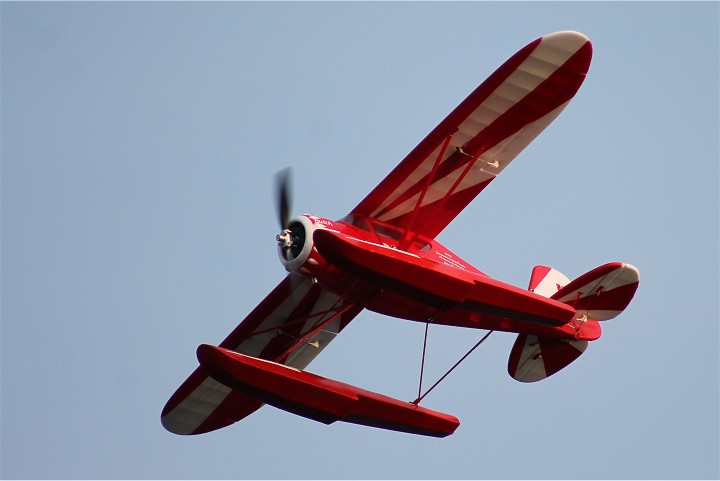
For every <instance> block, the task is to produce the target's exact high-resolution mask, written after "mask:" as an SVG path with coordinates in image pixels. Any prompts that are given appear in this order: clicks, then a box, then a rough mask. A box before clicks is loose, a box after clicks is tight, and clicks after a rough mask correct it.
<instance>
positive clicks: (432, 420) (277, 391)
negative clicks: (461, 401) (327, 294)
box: [197, 344, 460, 437]
mask: <svg viewBox="0 0 720 481" xmlns="http://www.w3.org/2000/svg"><path fill="white" fill-rule="evenodd" d="M197 356H198V360H199V361H200V365H201V366H202V367H203V368H204V369H205V370H206V372H208V373H209V374H210V375H211V376H212V377H213V378H215V379H216V380H217V381H219V382H221V383H222V384H225V385H227V386H230V387H232V388H233V389H234V390H236V391H238V392H242V393H246V394H248V395H250V396H252V397H254V398H256V399H259V400H261V401H262V402H265V403H267V404H270V405H272V406H275V407H277V408H279V409H283V410H285V411H288V412H291V413H294V414H297V415H299V416H303V417H306V418H309V419H313V420H315V421H320V422H323V423H325V424H330V423H333V422H335V421H344V422H350V423H354V424H362V425H366V426H373V427H379V428H383V429H391V430H394V431H402V432H408V433H414V434H422V435H426V436H434V437H445V436H448V435H450V434H452V433H453V432H455V430H456V429H457V427H458V426H459V425H460V421H458V420H457V418H455V417H454V416H451V415H449V414H444V413H441V412H438V411H433V410H430V409H427V408H424V407H421V406H417V405H415V404H412V403H409V402H404V401H400V400H398V399H394V398H391V397H388V396H384V395H382V394H378V393H374V392H371V391H367V390H365V389H361V388H358V387H355V386H352V385H350V384H345V383H342V382H338V381H335V380H332V379H327V378H324V377H321V376H317V375H315V374H311V373H309V372H306V371H299V370H297V369H293V368H289V367H287V366H284V365H282V364H277V363H273V362H269V361H264V360H261V359H257V358H254V357H250V356H245V355H242V354H238V353H235V352H233V351H229V350H226V349H222V348H219V347H215V346H209V345H207V344H203V345H201V346H200V347H198V350H197Z"/></svg>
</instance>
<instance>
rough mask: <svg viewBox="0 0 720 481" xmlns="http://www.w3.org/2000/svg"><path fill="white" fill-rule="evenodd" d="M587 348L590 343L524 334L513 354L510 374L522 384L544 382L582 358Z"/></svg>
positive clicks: (509, 369) (509, 364) (519, 338)
mask: <svg viewBox="0 0 720 481" xmlns="http://www.w3.org/2000/svg"><path fill="white" fill-rule="evenodd" d="M587 346H588V341H569V340H564V339H551V338H546V337H538V336H530V335H525V334H520V335H519V336H518V337H517V339H516V340H515V344H514V345H513V348H512V351H510V359H509V360H508V373H509V374H510V376H512V377H513V379H517V380H518V381H520V382H535V381H540V380H542V379H545V378H546V377H549V376H552V375H553V374H555V373H556V372H558V371H559V370H561V369H562V368H564V367H565V366H567V365H568V364H570V363H571V362H573V361H574V360H575V359H577V358H578V357H580V354H582V353H583V352H585V349H587Z"/></svg>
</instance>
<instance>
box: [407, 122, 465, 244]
mask: <svg viewBox="0 0 720 481" xmlns="http://www.w3.org/2000/svg"><path fill="white" fill-rule="evenodd" d="M454 133H455V132H451V133H450V134H449V135H448V136H447V137H445V143H443V146H442V149H440V153H439V154H438V156H437V159H435V164H433V168H432V170H431V171H430V175H428V177H427V181H426V182H425V187H423V190H422V192H420V196H419V197H418V200H417V203H416V204H415V208H414V209H413V213H412V217H411V218H410V222H408V225H407V228H406V229H405V234H403V238H402V240H401V241H400V244H399V245H398V249H401V250H406V249H407V248H408V246H409V245H410V244H411V242H412V238H411V237H410V233H411V231H412V227H413V224H414V223H415V218H416V217H417V214H418V211H419V210H420V207H422V203H423V200H424V199H425V194H427V191H428V190H429V189H430V186H431V185H432V183H433V181H434V180H435V175H436V174H437V170H438V167H439V166H440V162H441V161H442V159H443V157H444V156H445V151H446V150H447V148H448V145H450V140H451V139H452V136H453V134H454Z"/></svg>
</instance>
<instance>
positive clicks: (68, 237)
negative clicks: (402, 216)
mask: <svg viewBox="0 0 720 481" xmlns="http://www.w3.org/2000/svg"><path fill="white" fill-rule="evenodd" d="M718 10H719V4H718V3H717V2H705V3H685V2H683V3H649V2H648V3H645V2H643V3H602V2H589V3H560V2H552V3H474V2H463V3H390V4H388V3H225V2H221V3H211V4H200V3H169V4H167V3H134V2H132V3H7V2H3V3H2V4H0V13H1V15H2V38H1V43H2V105H1V108H2V324H1V326H2V331H1V339H2V345H1V347H2V390H1V392H2V395H1V396H2V397H1V401H2V404H1V408H2V425H1V428H2V430H1V433H2V444H1V447H2V459H1V466H2V468H1V472H0V475H1V476H2V477H4V478H340V479H342V478H698V477H699V478H717V477H718V476H719V475H720V473H719V467H718V430H719V421H718V405H719V400H718V397H719V395H718V382H719V380H718V379H719V373H718V365H719V359H718V269H719V263H718V202H719V199H718V41H719V37H718ZM566 29H572V30H578V31H581V32H583V33H585V34H586V35H588V36H589V37H590V39H591V40H592V41H593V44H594V48H595V54H594V59H593V63H592V65H591V67H590V73H589V76H588V78H587V80H586V82H585V84H584V85H583V87H582V88H581V89H580V91H579V93H578V95H577V96H576V98H575V99H574V100H573V102H572V103H571V104H570V106H569V107H568V108H567V109H566V110H565V111H564V112H563V114H562V115H561V116H560V117H559V118H558V120H557V121H556V122H555V123H554V124H553V125H551V126H550V127H549V128H548V130H547V131H545V132H544V133H543V134H542V135H541V136H540V137H539V138H538V139H537V141H536V142H534V143H533V144H532V145H531V146H530V147H529V148H528V149H527V150H526V151H525V152H523V153H522V154H521V156H520V157H518V158H517V159H516V160H515V162H514V163H513V164H512V166H511V167H509V168H508V169H507V170H505V171H504V172H503V174H502V176H501V177H500V178H499V179H498V180H497V181H495V182H494V183H493V184H492V185H491V186H490V187H489V188H488V189H487V190H486V191H485V192H483V193H482V194H481V195H480V196H479V197H478V198H477V199H476V200H475V201H474V202H473V204H471V205H470V207H468V209H466V211H464V212H463V213H462V214H461V215H460V216H459V217H458V218H457V219H456V220H455V221H454V222H453V224H451V226H450V227H449V228H448V229H447V230H446V231H445V232H443V233H442V234H441V236H440V240H441V241H442V242H443V243H444V244H445V245H447V246H448V247H450V248H451V249H453V250H454V251H455V252H456V253H458V254H459V255H460V256H462V257H463V258H465V259H466V260H468V261H470V262H472V263H473V264H475V265H476V266H477V267H478V268H480V269H481V270H483V271H485V272H487V273H488V274H490V275H493V276H494V277H497V278H499V279H501V280H504V281H507V282H511V283H514V284H517V285H520V286H523V287H524V286H526V285H527V280H528V278H529V275H530V271H531V269H532V267H533V266H534V265H536V264H547V265H552V266H554V267H556V268H557V269H559V270H560V271H562V272H564V273H565V274H566V275H568V276H569V277H571V278H573V277H575V276H577V275H580V274H582V273H583V272H585V271H587V270H588V269H590V268H593V267H596V266H598V265H601V264H603V263H605V262H609V261H616V260H618V261H625V262H629V263H632V264H634V265H636V266H638V268H639V269H640V272H641V283H640V289H639V291H638V294H637V296H636V298H635V300H634V301H633V303H632V304H631V305H630V307H629V309H628V310H627V311H626V312H625V313H624V314H623V315H622V316H621V317H619V318H618V319H615V320H612V321H608V322H607V323H605V324H604V325H603V327H604V334H603V337H602V338H601V339H600V340H599V341H597V342H595V343H592V344H591V345H590V347H589V348H588V350H587V352H586V353H585V354H584V355H583V356H582V357H581V358H580V359H579V360H578V361H577V362H576V363H574V364H573V365H571V366H570V367H568V368H567V369H566V370H564V371H562V372H561V373H559V374H557V375H556V376H554V377H552V378H550V379H547V380H545V381H543V382H540V383H536V384H532V385H524V384H520V383H518V382H516V381H514V380H512V379H511V378H510V377H509V376H508V374H507V372H506V365H507V358H508V355H509V352H510V348H511V346H512V343H513V341H514V336H513V335H511V334H502V333H497V334H494V335H493V336H491V337H490V338H489V339H488V341H487V342H486V343H485V344H484V345H483V346H482V347H481V348H480V349H479V350H478V351H477V352H476V353H474V354H473V355H472V356H471V357H470V358H469V359H468V360H467V361H466V362H465V363H464V364H463V365H461V367H460V368H459V369H458V370H457V371H456V372H454V373H453V374H452V376H451V377H450V378H448V379H447V380H446V381H445V382H444V383H443V384H441V386H440V387H439V388H438V389H437V390H436V391H434V392H433V393H432V394H430V395H429V396H428V397H427V398H426V400H425V401H424V403H425V405H426V406H427V407H430V408H434V409H438V410H441V411H444V412H449V413H452V414H454V415H456V416H457V417H458V418H459V419H460V421H461V425H460V428H459V429H458V431H457V432H456V433H455V434H454V435H453V436H451V437H449V438H446V439H442V440H438V439H428V438H422V437H415V436H411V435H406V434H400V433H394V432H387V431H382V430H375V429H371V428H365V427H360V426H353V425H347V424H340V423H338V424H336V425H333V426H325V425H323V424H319V423H315V422H312V421H309V420H306V419H303V418H299V417H295V416H292V415H290V414H287V413H285V412H282V411H278V410H276V409H274V408H271V407H265V408H263V409H261V410H260V411H259V412H258V413H256V414H255V415H253V416H251V417H249V418H248V419H246V420H245V421H243V422H241V423H238V424H236V425H234V426H232V427H230V428H227V429H224V430H221V431H218V432H215V433H211V434H208V435H203V436H199V437H180V436H175V435H172V434H170V433H168V432H166V431H165V430H164V429H163V428H162V426H161V425H160V420H159V417H160V410H161V409H162V407H163V405H164V403H165V401H166V400H167V398H168V397H169V396H170V394H171V393H172V392H173V391H174V390H175V389H176V388H177V386H178V385H179V383H180V382H182V380H183V379H185V377H186V376H187V375H188V374H189V373H190V372H191V371H192V369H194V367H195V366H196V363H197V361H196V359H195V348H196V347H197V345H198V344H200V343H204V342H207V343H217V342H219V341H220V340H222V339H223V338H224V337H225V335H226V334H227V333H228V332H229V331H230V330H231V329H232V328H233V327H234V326H235V325H236V324H237V323H238V322H239V321H240V320H242V319H243V317H244V316H245V315H246V314H247V313H248V312H249V311H250V310H251V309H252V308H253V307H254V306H255V305H256V304H257V302H258V301H259V300H260V299H262V297H263V296H264V295H265V294H266V293H267V292H268V291H269V290H270V289H271V288H272V287H273V286H275V285H276V284H277V282H279V280H280V279H281V278H282V277H283V275H284V271H283V268H282V267H281V265H280V263H279V261H278V259H277V256H276V251H275V242H274V236H275V234H276V229H277V227H276V220H275V219H276V216H275V212H274V208H273V200H272V175H273V174H274V173H275V172H276V171H278V170H280V169H281V168H283V167H285V166H288V165H292V166H293V167H294V168H295V170H294V174H295V175H294V179H295V196H296V201H295V209H294V211H295V213H302V212H310V213H315V214H318V215H323V216H325V217H330V218H339V217H341V216H343V215H344V214H346V213H347V212H348V211H349V209H351V208H352V207H353V206H354V205H355V204H356V203H357V202H358V201H359V200H360V199H361V198H362V197H363V196H364V195H365V194H366V193H367V192H369V191H370V189H371V188H372V187H374V186H375V185H376V183H377V182H378V181H380V180H381V179H382V178H383V177H384V176H385V175H386V174H387V173H388V172H389V171H390V169H392V168H393V167H394V166H395V165H396V164H397V163H398V162H399V161H400V160H401V159H402V158H403V157H404V156H405V154H407V153H408V152H409V151H410V149H412V148H413V147H414V146H415V145H416V144H417V142H419V141H420V140H421V139H422V138H423V137H424V136H425V135H426V134H427V133H428V132H429V131H430V130H431V129H432V128H433V127H434V126H435V125H436V124H437V123H438V122H439V121H440V120H442V119H443V118H444V116H445V115H446V114H447V113H448V112H450V110H451V109H452V108H454V107H455V105H457V103H459V102H460V101H461V100H462V99H463V98H465V96H466V95H467V94H468V93H469V92H470V91H471V90H472V89H474V88H475V87H476V86H477V85H478V84H479V83H480V82H481V81H482V80H484V79H485V78H486V77H487V76H488V75H489V74H490V73H491V72H492V71H493V70H494V69H495V68H497V67H498V66H499V65H500V64H501V63H502V62H503V61H504V60H505V59H507V58H508V57H509V56H510V55H512V54H513V53H514V52H516V51H517V50H518V49H519V48H521V47H523V46H524V45H526V44H527V43H528V42H530V41H532V40H534V39H535V38H537V37H540V36H542V35H544V34H547V33H550V32H554V31H557V30H566ZM483 333H484V332H474V331H468V330H461V329H452V328H447V329H440V328H436V329H431V333H430V340H429V344H428V367H427V369H428V372H427V376H428V377H427V379H428V380H429V381H432V380H434V379H435V378H437V377H438V376H439V375H441V374H442V373H443V372H444V370H445V369H446V368H447V367H449V366H450V365H451V364H452V363H453V362H454V361H455V360H456V359H457V358H458V357H459V356H461V355H462V354H464V352H465V351H466V350H467V349H468V348H469V347H470V346H472V344H474V343H475V342H476V341H477V340H478V339H479V338H480V337H481V336H482V334H483ZM422 335H423V326H422V325H418V324H413V323H410V322H407V321H399V320H394V319H391V318H383V317H380V316H377V315H375V314H371V313H363V314H361V315H360V316H359V317H358V318H357V319H356V320H355V321H353V323H352V324H351V325H350V326H349V327H348V328H347V330H346V331H345V332H344V333H343V335H342V336H340V337H339V338H338V339H337V340H336V341H335V342H334V343H333V344H332V345H330V347H328V349H327V350H326V351H325V352H323V354H322V355H321V356H320V357H319V358H318V359H317V360H316V361H315V362H314V363H313V364H312V365H311V366H310V370H311V371H313V372H316V373H318V374H321V375H324V376H328V377H333V378H337V379H340V380H343V381H346V382H349V383H353V384H357V385H359V386H363V387H365V388H368V389H371V390H374V391H378V392H382V393H386V394H389V395H391V396H394V397H398V398H401V399H408V400H411V399H413V398H414V397H415V395H416V390H417V381H418V371H419V363H420V355H421V350H422Z"/></svg>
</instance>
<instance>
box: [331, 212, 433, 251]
mask: <svg viewBox="0 0 720 481" xmlns="http://www.w3.org/2000/svg"><path fill="white" fill-rule="evenodd" d="M341 222H345V223H347V224H350V225H353V226H355V227H357V228H358V229H362V230H364V231H366V232H371V233H373V234H375V235H376V236H377V239H378V241H380V242H384V241H383V239H390V240H393V241H395V242H393V243H392V244H399V243H400V242H401V241H402V239H403V236H404V235H405V229H401V228H399V227H395V226H394V225H391V224H386V223H384V222H381V221H379V220H377V219H370V218H366V217H361V216H357V215H352V214H350V215H348V216H345V217H344V218H342V219H341ZM431 248H432V244H431V243H430V242H428V241H427V240H426V239H424V238H421V237H419V236H415V239H414V241H413V243H412V246H411V250H416V251H422V252H426V251H429V250H430V249H431Z"/></svg>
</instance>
